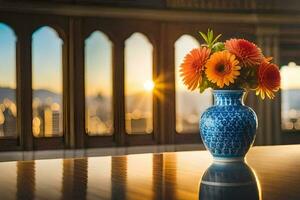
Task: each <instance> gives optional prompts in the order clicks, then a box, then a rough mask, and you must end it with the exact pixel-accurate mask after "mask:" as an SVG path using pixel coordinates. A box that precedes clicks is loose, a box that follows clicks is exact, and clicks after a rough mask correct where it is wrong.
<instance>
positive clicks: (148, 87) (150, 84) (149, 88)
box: [144, 80, 155, 91]
mask: <svg viewBox="0 0 300 200" xmlns="http://www.w3.org/2000/svg"><path fill="white" fill-rule="evenodd" d="M154 87H155V84H154V82H153V81H149V80H148V81H146V82H145V83H144V89H145V90H146V91H152V90H153V89H154Z"/></svg>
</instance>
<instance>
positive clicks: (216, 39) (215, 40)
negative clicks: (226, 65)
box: [212, 34, 222, 44]
mask: <svg viewBox="0 0 300 200" xmlns="http://www.w3.org/2000/svg"><path fill="white" fill-rule="evenodd" d="M221 36H222V34H219V35H218V36H217V37H216V38H215V39H214V41H213V42H212V43H213V44H214V43H216V42H217V41H218V39H219V38H220V37H221Z"/></svg>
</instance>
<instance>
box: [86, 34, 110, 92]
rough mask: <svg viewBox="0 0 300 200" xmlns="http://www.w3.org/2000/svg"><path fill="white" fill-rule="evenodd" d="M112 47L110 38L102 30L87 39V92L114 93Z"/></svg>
mask: <svg viewBox="0 0 300 200" xmlns="http://www.w3.org/2000/svg"><path fill="white" fill-rule="evenodd" d="M112 48H113V45H112V43H111V41H110V40H109V38H108V37H107V36H106V35H105V34H103V33H102V32H100V31H95V32H93V33H92V34H91V35H90V36H89V37H88V38H87V39H86V40H85V84H86V86H85V92H86V94H87V95H88V96H89V95H95V94H98V93H101V94H102V95H106V96H110V95H112Z"/></svg>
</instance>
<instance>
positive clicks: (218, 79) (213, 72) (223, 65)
mask: <svg viewBox="0 0 300 200" xmlns="http://www.w3.org/2000/svg"><path fill="white" fill-rule="evenodd" d="M238 64H239V61H238V60H237V59H236V58H235V56H234V55H233V54H231V53H229V52H228V51H219V52H216V53H214V54H213V55H212V56H211V57H210V58H209V59H208V61H207V63H206V70H205V73H206V76H207V78H208V80H210V81H211V82H213V83H216V84H217V86H219V87H220V88H223V87H224V85H227V86H228V85H229V84H230V83H234V79H236V78H237V77H238V76H239V75H240V72H239V70H240V69H241V67H240V66H238Z"/></svg>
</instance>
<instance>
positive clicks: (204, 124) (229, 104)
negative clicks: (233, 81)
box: [199, 90, 257, 162]
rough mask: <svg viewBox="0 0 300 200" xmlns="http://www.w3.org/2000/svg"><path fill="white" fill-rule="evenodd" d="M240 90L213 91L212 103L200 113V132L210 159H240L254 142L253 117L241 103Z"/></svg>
mask: <svg viewBox="0 0 300 200" xmlns="http://www.w3.org/2000/svg"><path fill="white" fill-rule="evenodd" d="M244 93H245V92H244V91H243V90H215V91H214V92H213V94H214V100H215V102H214V106H212V107H210V108H208V109H207V110H206V111H205V112H204V113H203V114H202V116H201V119H200V123H199V124H200V135H201V138H202V141H203V143H204V145H205V147H206V149H208V150H209V151H210V153H211V154H212V155H213V157H214V160H217V161H224V162H231V161H241V160H244V157H245V155H246V153H247V152H248V150H249V148H250V147H251V146H252V144H253V142H254V139H255V134H256V129H257V117H256V114H255V112H254V111H253V110H252V109H251V108H249V107H247V106H245V105H244V102H243V97H244Z"/></svg>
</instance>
